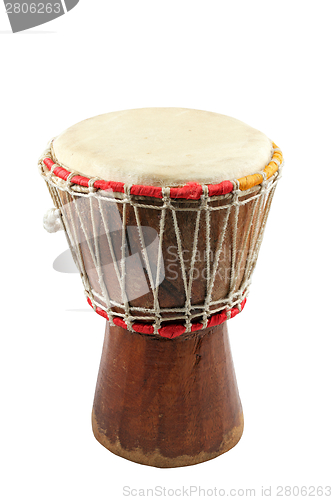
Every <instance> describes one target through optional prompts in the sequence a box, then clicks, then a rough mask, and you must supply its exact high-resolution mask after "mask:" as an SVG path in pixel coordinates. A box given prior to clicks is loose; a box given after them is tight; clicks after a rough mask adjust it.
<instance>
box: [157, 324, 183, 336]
mask: <svg viewBox="0 0 333 500" xmlns="http://www.w3.org/2000/svg"><path fill="white" fill-rule="evenodd" d="M185 330H186V328H185V326H184V325H179V324H177V325H166V326H162V328H160V329H159V330H158V333H159V334H160V335H161V337H167V338H168V339H174V338H175V337H179V335H183V333H184V332H185Z"/></svg>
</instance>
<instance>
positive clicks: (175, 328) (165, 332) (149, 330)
mask: <svg viewBox="0 0 333 500" xmlns="http://www.w3.org/2000/svg"><path fill="white" fill-rule="evenodd" d="M87 301H88V304H89V305H90V306H91V307H93V305H92V303H91V300H90V299H89V297H87ZM245 304H246V299H244V300H243V302H242V303H241V310H243V309H244V306H245ZM230 311H231V318H233V317H234V316H236V315H237V314H238V313H239V310H238V307H233V308H232V309H231V310H230ZM96 312H97V314H99V315H100V316H103V318H105V319H108V315H107V314H106V312H105V311H103V309H101V308H100V307H96ZM226 320H227V314H226V312H225V311H223V312H221V313H217V314H213V316H211V317H210V318H209V320H208V323H207V328H209V327H211V326H217V325H221V324H222V323H224V322H225V321H226ZM113 322H114V324H115V325H117V326H121V327H122V328H124V329H125V330H126V329H127V325H126V323H125V321H123V320H122V319H121V318H118V317H116V318H113ZM202 327H203V325H202V323H193V325H192V327H191V332H196V331H197V330H201V329H202ZM132 328H133V330H134V331H135V332H138V333H145V334H147V335H152V334H153V333H154V327H153V325H151V324H146V325H145V324H143V323H133V325H132ZM185 330H186V328H185V326H184V325H183V324H182V323H176V324H173V325H165V326H162V328H160V329H159V330H158V333H159V334H160V335H161V337H165V338H168V339H173V338H175V337H179V336H180V335H183V333H185Z"/></svg>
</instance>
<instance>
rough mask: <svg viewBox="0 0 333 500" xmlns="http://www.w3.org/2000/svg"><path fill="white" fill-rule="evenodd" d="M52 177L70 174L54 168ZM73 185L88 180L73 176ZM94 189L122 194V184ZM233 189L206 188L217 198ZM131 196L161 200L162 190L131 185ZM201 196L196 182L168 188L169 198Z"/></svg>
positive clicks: (223, 186) (226, 186) (46, 161)
mask: <svg viewBox="0 0 333 500" xmlns="http://www.w3.org/2000/svg"><path fill="white" fill-rule="evenodd" d="M43 162H44V164H45V165H46V166H47V168H48V169H49V170H51V168H52V166H53V165H54V161H52V160H51V159H50V158H44V160H43ZM53 173H54V175H56V176H57V177H60V179H63V180H65V181H66V180H67V177H68V176H69V174H70V172H69V171H68V170H66V169H64V168H62V167H56V168H55V169H54V171H53ZM71 182H72V183H73V184H79V185H80V186H84V187H88V186H89V178H88V177H84V176H82V175H74V176H73V177H72V179H71ZM94 187H95V188H96V189H102V190H103V191H109V190H112V191H114V192H116V193H123V192H124V183H123V182H114V181H103V180H102V179H100V180H97V181H95V182H94ZM233 188H234V185H233V183H232V182H230V181H223V182H220V184H210V185H209V186H208V194H209V196H219V195H223V194H227V193H230V192H231V191H232V190H233ZM131 194H133V195H137V196H151V197H152V198H162V197H163V195H162V188H161V187H158V186H141V185H133V186H132V187H131ZM201 195H202V186H201V185H200V184H198V183H196V182H188V183H187V184H186V185H185V186H183V187H180V188H170V197H171V198H183V199H186V200H199V199H200V196H201Z"/></svg>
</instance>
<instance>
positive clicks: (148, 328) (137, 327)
mask: <svg viewBox="0 0 333 500" xmlns="http://www.w3.org/2000/svg"><path fill="white" fill-rule="evenodd" d="M133 330H134V331H135V332H138V333H146V334H148V335H149V334H150V335H151V334H152V333H154V327H153V325H143V324H142V323H134V324H133Z"/></svg>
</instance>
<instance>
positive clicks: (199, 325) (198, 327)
mask: <svg viewBox="0 0 333 500" xmlns="http://www.w3.org/2000/svg"><path fill="white" fill-rule="evenodd" d="M202 327H203V324H202V323H193V325H192V326H191V332H196V331H197V330H201V329H202Z"/></svg>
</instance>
